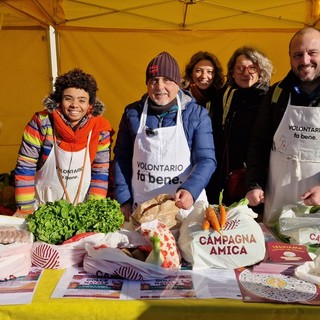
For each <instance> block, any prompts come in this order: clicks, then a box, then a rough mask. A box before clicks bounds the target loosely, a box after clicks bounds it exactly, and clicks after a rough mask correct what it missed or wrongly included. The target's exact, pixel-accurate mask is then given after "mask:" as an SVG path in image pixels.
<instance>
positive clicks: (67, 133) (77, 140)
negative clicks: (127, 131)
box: [52, 110, 112, 163]
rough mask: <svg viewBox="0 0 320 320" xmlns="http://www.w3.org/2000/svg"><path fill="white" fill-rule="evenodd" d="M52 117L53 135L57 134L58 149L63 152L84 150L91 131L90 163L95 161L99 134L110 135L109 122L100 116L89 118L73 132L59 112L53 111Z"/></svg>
mask: <svg viewBox="0 0 320 320" xmlns="http://www.w3.org/2000/svg"><path fill="white" fill-rule="evenodd" d="M52 115H53V122H54V129H55V133H56V134H57V138H58V140H60V144H59V147H60V148H61V149H63V150H66V151H80V150H82V149H84V148H85V147H86V145H87V142H88V136H89V133H90V131H92V134H91V140H90V144H89V153H90V161H91V163H92V162H93V160H94V159H95V157H96V153H97V151H98V144H99V136H100V132H101V131H110V134H111V133H112V128H111V125H110V123H109V121H108V120H106V119H104V118H103V117H102V116H96V117H93V116H89V118H88V121H87V123H86V124H85V125H84V126H83V127H79V128H77V129H76V130H75V131H73V129H72V128H71V127H70V126H68V125H67V124H66V123H65V121H64V120H63V119H62V117H61V113H60V111H59V110H54V111H53V113H52Z"/></svg>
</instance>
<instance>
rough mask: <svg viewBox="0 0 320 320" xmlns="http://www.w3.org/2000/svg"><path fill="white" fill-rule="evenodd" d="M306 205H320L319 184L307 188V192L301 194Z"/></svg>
mask: <svg viewBox="0 0 320 320" xmlns="http://www.w3.org/2000/svg"><path fill="white" fill-rule="evenodd" d="M300 199H301V200H303V202H304V204H305V205H306V206H318V205H320V186H315V187H312V188H311V189H309V190H308V191H307V192H305V193H304V194H302V195H301V197H300Z"/></svg>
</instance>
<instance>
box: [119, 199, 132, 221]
mask: <svg viewBox="0 0 320 320" xmlns="http://www.w3.org/2000/svg"><path fill="white" fill-rule="evenodd" d="M120 208H121V212H122V213H123V215H124V219H125V221H129V219H130V217H131V215H132V205H131V203H129V202H128V203H125V204H123V205H122V206H121V207H120Z"/></svg>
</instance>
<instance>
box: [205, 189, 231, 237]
mask: <svg viewBox="0 0 320 320" xmlns="http://www.w3.org/2000/svg"><path fill="white" fill-rule="evenodd" d="M222 198H223V190H222V191H221V192H220V195H219V205H218V208H219V214H217V213H216V211H215V209H214V208H213V207H210V206H208V207H207V208H206V212H205V217H204V220H203V222H202V229H203V230H209V229H210V227H212V228H213V229H214V230H216V231H218V232H219V233H220V234H222V230H223V228H224V226H225V224H226V222H227V209H226V207H225V206H224V205H223V203H222Z"/></svg>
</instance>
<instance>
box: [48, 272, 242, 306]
mask: <svg viewBox="0 0 320 320" xmlns="http://www.w3.org/2000/svg"><path fill="white" fill-rule="evenodd" d="M51 298H95V299H97V298H101V299H112V300H147V299H190V298H198V299H199V298H203V299H204V298H229V299H242V297H241V292H240V290H239V287H238V283H237V279H236V276H235V273H234V270H223V269H208V270H205V271H204V272H203V273H195V272H192V271H191V270H181V271H180V272H179V273H178V275H177V276H174V277H167V278H164V279H159V280H150V281H132V280H124V279H120V278H99V277H97V276H94V275H90V274H88V273H87V272H85V271H84V270H83V268H81V267H78V266H73V267H71V268H68V269H67V270H66V271H65V272H64V274H63V275H62V277H61V279H60V281H59V282H58V284H57V286H56V288H55V290H54V292H53V294H52V296H51Z"/></svg>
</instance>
